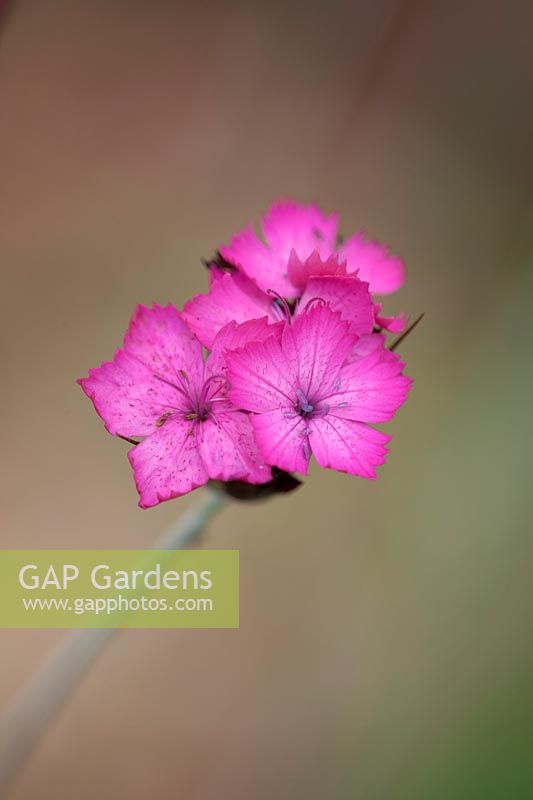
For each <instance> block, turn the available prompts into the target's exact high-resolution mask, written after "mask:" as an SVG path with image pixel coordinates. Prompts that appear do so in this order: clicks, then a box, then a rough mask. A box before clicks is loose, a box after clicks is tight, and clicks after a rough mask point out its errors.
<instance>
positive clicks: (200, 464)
mask: <svg viewBox="0 0 533 800" xmlns="http://www.w3.org/2000/svg"><path fill="white" fill-rule="evenodd" d="M255 335H256V336H258V337H259V336H260V335H261V332H260V330H258V329H257V326H256V332H255ZM269 335H270V331H269ZM246 340H248V336H247V338H246ZM224 341H226V343H228V342H231V343H232V344H233V345H234V346H238V345H239V344H242V342H243V339H242V337H241V336H240V334H239V331H235V330H232V331H228V332H225V333H221V342H222V343H223V342H224ZM223 367H224V365H223V362H222V360H221V350H220V348H218V347H215V348H214V351H213V353H212V354H211V356H210V357H209V358H208V359H207V361H206V362H204V357H203V353H202V346H201V344H200V342H199V341H198V340H197V339H196V337H195V336H194V335H193V333H192V332H191V331H190V329H189V328H188V326H187V324H186V322H185V321H184V320H183V318H182V316H181V315H180V313H179V312H178V311H177V310H176V309H175V308H174V307H173V306H171V305H168V306H166V307H165V308H162V307H160V306H157V305H155V306H154V307H153V308H152V309H149V308H145V307H143V306H139V307H138V308H137V311H136V313H135V315H134V317H133V319H132V321H131V323H130V327H129V329H128V332H127V334H126V337H125V340H124V347H123V348H122V349H120V350H117V352H116V353H115V357H114V359H113V361H111V362H108V363H104V364H102V366H101V367H98V368H97V369H93V370H91V371H90V372H89V376H88V377H87V378H84V379H82V380H80V381H79V383H80V384H81V386H82V388H83V390H84V392H85V393H86V394H87V395H88V396H89V397H90V398H91V399H92V401H93V402H94V405H95V408H96V411H97V412H98V414H99V415H100V416H101V417H102V419H103V420H104V422H105V426H106V428H107V430H108V431H109V433H111V434H113V435H118V436H123V437H132V436H139V437H144V440H143V441H142V442H140V443H139V444H138V445H137V446H136V447H134V448H132V450H130V452H129V460H130V462H131V465H132V467H133V471H134V476H135V482H136V484H137V489H138V491H139V494H140V505H141V507H143V508H147V507H149V506H153V505H156V504H157V503H160V502H162V501H164V500H169V499H170V498H172V497H179V496H180V495H182V494H185V493H186V492H190V491H192V490H193V489H196V488H197V487H199V486H202V485H203V484H205V483H206V482H207V481H208V480H209V479H216V480H221V481H230V480H244V481H247V482H249V483H257V484H259V483H265V482H267V481H269V480H270V478H271V471H270V468H269V467H268V466H267V465H266V464H265V462H264V460H263V458H262V456H261V455H260V453H259V450H258V447H257V444H256V441H255V438H254V434H253V429H252V426H251V424H250V418H249V416H248V415H247V414H246V413H244V412H242V411H240V410H239V409H238V408H236V407H235V406H234V405H232V403H231V402H230V401H229V399H228V397H227V378H226V375H225V373H224V371H223Z"/></svg>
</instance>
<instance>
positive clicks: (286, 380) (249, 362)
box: [226, 335, 298, 412]
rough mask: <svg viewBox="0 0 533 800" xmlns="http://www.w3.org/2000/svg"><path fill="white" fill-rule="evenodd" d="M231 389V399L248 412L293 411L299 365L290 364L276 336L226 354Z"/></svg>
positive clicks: (229, 394) (295, 363) (229, 395)
mask: <svg viewBox="0 0 533 800" xmlns="http://www.w3.org/2000/svg"><path fill="white" fill-rule="evenodd" d="M226 363H227V366H228V371H229V379H230V383H231V387H230V389H229V391H228V397H229V398H230V400H231V401H232V403H233V404H234V405H235V406H236V408H242V409H244V410H245V411H254V412H262V411H272V410H274V409H279V408H282V407H283V408H285V409H288V410H292V409H293V405H294V402H295V400H296V382H297V377H298V373H297V368H298V362H297V361H292V362H290V361H288V360H287V359H286V357H285V355H284V354H283V352H282V349H281V346H280V344H279V341H278V337H277V336H276V335H274V336H271V337H269V338H268V339H267V340H266V341H265V342H252V343H250V344H247V345H246V347H244V348H243V349H242V350H235V351H233V352H228V353H227V354H226Z"/></svg>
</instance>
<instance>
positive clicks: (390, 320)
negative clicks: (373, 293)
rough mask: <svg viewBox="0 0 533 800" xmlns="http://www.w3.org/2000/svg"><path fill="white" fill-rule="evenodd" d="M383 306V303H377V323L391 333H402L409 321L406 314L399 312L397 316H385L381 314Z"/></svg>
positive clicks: (375, 310) (375, 309)
mask: <svg viewBox="0 0 533 800" xmlns="http://www.w3.org/2000/svg"><path fill="white" fill-rule="evenodd" d="M381 308H382V306H381V303H376V304H375V306H374V315H375V319H376V325H379V327H380V328H383V330H386V331H390V333H401V332H402V331H403V330H405V327H406V325H407V322H408V317H407V315H406V314H399V315H398V316H396V317H384V316H382V314H381Z"/></svg>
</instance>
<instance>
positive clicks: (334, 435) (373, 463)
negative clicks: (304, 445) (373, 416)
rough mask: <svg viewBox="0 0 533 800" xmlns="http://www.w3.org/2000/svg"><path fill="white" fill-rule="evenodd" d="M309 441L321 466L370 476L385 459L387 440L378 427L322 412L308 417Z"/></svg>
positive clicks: (372, 476) (387, 437)
mask: <svg viewBox="0 0 533 800" xmlns="http://www.w3.org/2000/svg"><path fill="white" fill-rule="evenodd" d="M309 427H310V429H311V434H310V437H309V442H310V444H311V448H312V450H313V455H314V456H315V458H316V460H317V461H318V463H319V464H320V466H321V467H329V468H330V469H337V470H339V471H340V472H348V473H349V474H350V475H360V476H361V477H363V478H369V479H370V480H373V479H374V478H375V477H376V467H377V466H379V465H380V464H383V463H384V462H385V458H386V454H387V448H386V447H385V444H386V443H387V442H388V441H389V440H390V437H389V436H386V435H385V434H384V433H382V432H381V431H377V430H375V429H374V428H370V427H369V426H368V425H364V424H362V423H360V422H353V421H352V420H348V419H339V418H337V417H331V416H329V415H328V416H325V417H320V418H316V419H313V420H311V421H310V424H309Z"/></svg>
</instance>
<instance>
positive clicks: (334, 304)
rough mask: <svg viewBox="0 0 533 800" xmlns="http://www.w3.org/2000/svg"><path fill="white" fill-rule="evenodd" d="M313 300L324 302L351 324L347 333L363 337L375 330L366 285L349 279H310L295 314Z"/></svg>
mask: <svg viewBox="0 0 533 800" xmlns="http://www.w3.org/2000/svg"><path fill="white" fill-rule="evenodd" d="M315 298H320V299H322V300H325V301H326V303H327V304H328V305H329V307H330V308H331V310H332V311H338V312H339V313H340V315H341V317H342V319H343V320H346V322H349V323H350V333H351V334H353V335H355V336H365V335H366V334H369V333H371V332H372V329H373V327H374V306H373V303H372V298H371V296H370V293H369V291H368V283H363V281H360V280H359V279H358V278H355V277H351V278H346V277H328V276H325V277H320V278H315V277H312V278H309V280H308V282H307V286H306V288H305V291H304V293H303V295H302V297H301V299H300V301H299V304H298V311H299V310H300V309H302V310H303V309H305V307H306V305H307V303H309V302H311V301H312V300H314V299H315Z"/></svg>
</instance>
